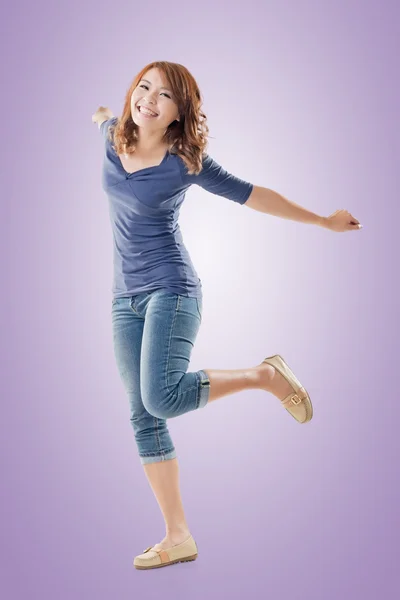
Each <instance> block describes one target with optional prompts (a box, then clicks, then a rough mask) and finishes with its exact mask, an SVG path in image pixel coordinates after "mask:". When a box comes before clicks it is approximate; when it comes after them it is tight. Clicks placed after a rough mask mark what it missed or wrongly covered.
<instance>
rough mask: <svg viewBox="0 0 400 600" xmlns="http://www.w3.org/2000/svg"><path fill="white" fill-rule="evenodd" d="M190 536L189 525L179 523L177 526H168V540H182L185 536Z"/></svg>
mask: <svg viewBox="0 0 400 600" xmlns="http://www.w3.org/2000/svg"><path fill="white" fill-rule="evenodd" d="M185 535H186V536H187V537H189V536H190V530H189V526H188V524H187V523H179V524H177V525H171V526H167V528H166V536H167V537H168V538H172V539H173V538H182V537H183V536H185Z"/></svg>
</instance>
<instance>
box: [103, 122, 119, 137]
mask: <svg viewBox="0 0 400 600" xmlns="http://www.w3.org/2000/svg"><path fill="white" fill-rule="evenodd" d="M117 120H118V117H112V118H111V119H108V120H107V121H103V123H102V124H101V125H100V133H101V134H102V136H103V138H104V141H106V140H107V139H108V128H109V126H110V125H114V123H116V122H117Z"/></svg>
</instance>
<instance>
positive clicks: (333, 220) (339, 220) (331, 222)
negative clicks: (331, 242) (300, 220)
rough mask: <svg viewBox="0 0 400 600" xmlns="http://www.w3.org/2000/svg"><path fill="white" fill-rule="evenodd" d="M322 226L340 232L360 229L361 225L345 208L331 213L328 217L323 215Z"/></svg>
mask: <svg viewBox="0 0 400 600" xmlns="http://www.w3.org/2000/svg"><path fill="white" fill-rule="evenodd" d="M323 227H326V228H327V229H330V230H331V231H338V232H340V233H341V232H343V231H353V230H354V229H361V228H362V225H361V223H360V222H359V221H357V219H355V218H354V217H353V215H351V214H350V213H349V212H348V211H347V210H344V209H341V210H337V211H336V212H334V213H332V214H331V215H330V216H329V217H324V221H323Z"/></svg>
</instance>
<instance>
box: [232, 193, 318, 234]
mask: <svg viewBox="0 0 400 600" xmlns="http://www.w3.org/2000/svg"><path fill="white" fill-rule="evenodd" d="M243 206H248V207H249V208H253V209H254V210H258V211H259V212H262V213H267V214H270V215H274V216H275V217H281V218H282V219H291V220H292V221H300V222H301V223H309V224H311V225H319V226H321V227H324V226H325V220H326V217H320V216H319V215H316V214H315V213H313V212H310V211H309V210H306V209H305V208H303V207H302V206H299V205H298V204H295V203H294V202H290V200H287V198H284V196H281V194H278V193H277V192H274V191H273V190H270V189H268V188H265V187H261V186H257V185H255V186H254V187H253V190H252V192H251V194H250V196H249V198H248V200H247V201H246V202H245V203H244V204H243Z"/></svg>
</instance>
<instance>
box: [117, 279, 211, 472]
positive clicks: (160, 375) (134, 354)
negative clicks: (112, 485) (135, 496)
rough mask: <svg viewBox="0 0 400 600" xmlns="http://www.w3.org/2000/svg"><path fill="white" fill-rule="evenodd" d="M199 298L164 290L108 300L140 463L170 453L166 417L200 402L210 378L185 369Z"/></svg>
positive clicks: (204, 398)
mask: <svg viewBox="0 0 400 600" xmlns="http://www.w3.org/2000/svg"><path fill="white" fill-rule="evenodd" d="M201 311H202V298H192V297H186V296H182V295H180V294H175V293H173V292H169V291H166V290H156V291H154V292H149V293H144V294H139V295H136V296H128V297H123V298H114V299H113V300H112V309H111V313H112V331H113V346H114V354H115V358H116V363H117V368H118V371H119V374H120V377H121V380H122V383H123V385H124V388H125V390H126V392H127V394H128V399H129V407H130V421H131V424H132V427H133V431H134V435H135V440H136V444H137V447H138V451H139V456H140V460H141V462H142V464H145V463H150V462H158V461H162V460H168V459H171V458H175V457H176V452H175V448H174V445H173V442H172V439H171V437H170V434H169V432H168V427H167V419H170V418H173V417H178V416H179V415H183V414H184V413H187V412H189V411H191V410H196V409H198V408H203V407H205V406H206V404H207V402H208V397H209V393H210V381H209V379H208V377H207V374H206V373H205V372H204V371H196V372H189V373H188V372H187V369H188V367H189V362H190V355H191V352H192V349H193V345H194V342H195V340H196V337H197V333H198V330H199V327H200V323H201Z"/></svg>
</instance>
